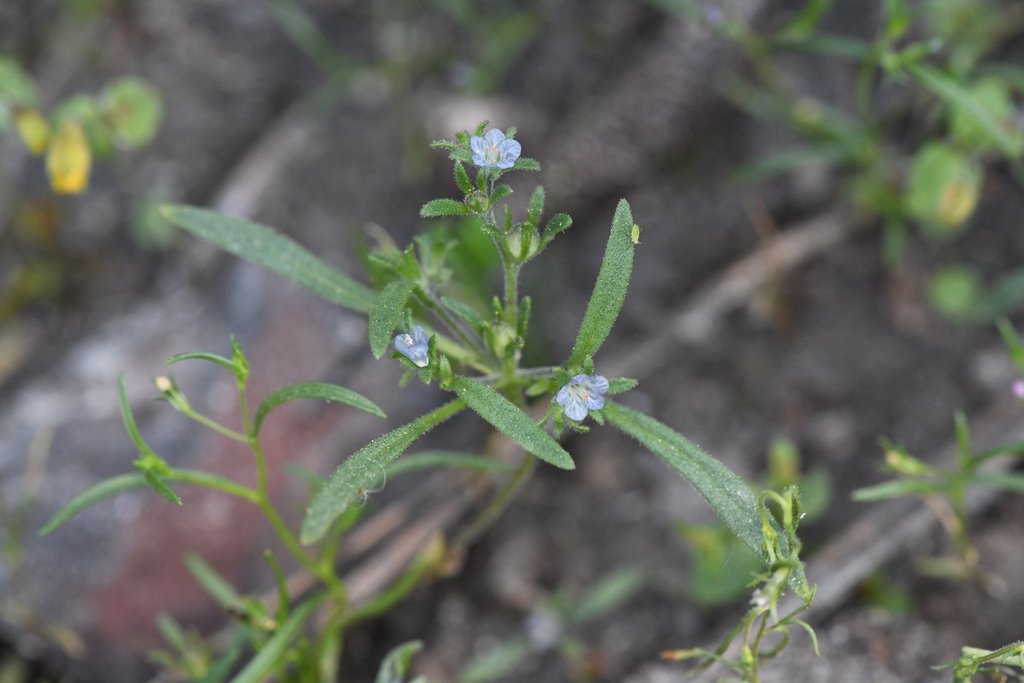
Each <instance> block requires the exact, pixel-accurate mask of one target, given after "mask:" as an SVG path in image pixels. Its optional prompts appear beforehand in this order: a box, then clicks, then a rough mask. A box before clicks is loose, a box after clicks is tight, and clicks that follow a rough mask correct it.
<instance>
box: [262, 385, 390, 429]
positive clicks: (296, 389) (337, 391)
mask: <svg viewBox="0 0 1024 683" xmlns="http://www.w3.org/2000/svg"><path fill="white" fill-rule="evenodd" d="M297 398H316V399H322V400H324V401H327V402H331V401H333V402H336V403H344V404H345V405H350V406H352V407H353V408H358V409H360V410H363V411H365V412H367V413H370V414H371V415H376V416H377V417H387V416H386V415H385V414H384V411H383V410H381V409H380V407H379V406H378V405H377V404H376V403H374V402H373V401H371V400H370V399H368V398H366V397H365V396H362V395H360V394H357V393H356V392H354V391H352V390H351V389H346V388H345V387H341V386H338V385H337V384H325V383H323V382H306V383H303V384H289V385H288V386H286V387H281V388H280V389H276V390H274V391H272V392H271V393H270V394H268V395H267V397H266V398H265V399H263V402H262V403H260V406H259V408H257V409H256V416H255V417H254V418H253V425H252V428H253V432H254V433H259V431H260V426H261V425H262V424H263V418H265V417H266V416H267V414H268V413H269V412H270V411H271V410H273V409H274V408H276V407H277V406H279V405H281V404H282V403H285V402H287V401H293V400H295V399H297Z"/></svg>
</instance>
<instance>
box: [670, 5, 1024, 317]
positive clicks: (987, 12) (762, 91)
mask: <svg viewBox="0 0 1024 683" xmlns="http://www.w3.org/2000/svg"><path fill="white" fill-rule="evenodd" d="M650 1H651V2H653V3H654V4H656V5H658V6H660V7H664V8H666V9H668V10H670V11H674V12H679V13H681V14H683V15H684V16H686V17H688V18H689V19H691V20H693V21H697V22H700V23H701V24H703V25H704V26H706V27H707V28H708V29H709V30H711V31H713V32H715V33H716V34H717V35H718V36H720V37H721V38H722V39H724V40H729V41H731V42H733V43H735V44H736V45H738V46H739V47H740V49H741V51H742V53H743V54H744V55H745V57H746V59H747V63H748V67H749V68H748V69H747V70H746V71H744V72H743V73H740V72H735V73H733V74H731V75H730V76H729V77H728V78H726V79H725V80H724V81H723V82H722V83H721V91H722V93H723V94H724V95H725V96H726V97H727V98H728V99H729V100H731V101H732V102H733V103H734V104H735V105H736V106H738V107H739V108H741V109H743V110H744V111H746V112H748V113H749V114H750V115H752V116H754V117H757V118H759V119H761V120H763V121H764V122H765V123H767V124H769V125H772V126H777V127H781V128H783V129H785V130H786V131H788V133H789V135H790V138H791V139H792V141H793V143H794V144H793V145H792V146H790V147H787V148H785V149H783V150H782V151H779V152H776V153H773V154H769V155H767V156H765V157H764V158H762V159H758V160H757V161H755V162H753V163H751V164H748V165H746V166H744V167H743V168H741V169H739V170H738V171H737V172H736V179H737V180H738V181H740V182H744V183H751V182H756V181H763V180H765V179H768V178H771V177H773V176H776V175H778V174H785V173H796V172H799V171H800V170H801V169H808V168H817V169H819V171H820V170H821V169H824V173H826V174H828V175H829V176H834V177H836V178H838V180H839V184H840V188H841V193H842V195H843V198H844V200H845V201H846V202H847V203H849V204H851V205H853V206H856V207H858V208H859V209H861V210H862V211H866V212H867V213H868V214H869V215H871V216H874V217H877V218H879V219H881V223H882V225H883V229H884V253H885V258H886V261H887V263H888V264H889V265H890V267H891V268H892V269H893V270H894V272H895V274H897V275H898V271H899V269H900V267H901V264H902V263H903V259H904V255H905V250H906V245H907V240H908V237H909V235H908V231H909V230H910V229H911V227H912V226H916V227H917V228H919V230H920V233H921V234H922V235H924V236H925V237H926V238H927V239H928V240H929V241H930V242H931V243H932V248H933V250H934V251H936V252H938V254H939V256H940V258H939V260H940V263H941V262H943V261H944V262H945V263H944V264H940V265H939V266H937V267H935V268H934V270H933V273H932V276H931V283H930V285H929V287H928V295H929V297H930V299H931V300H932V303H933V304H934V306H935V307H936V308H937V309H938V310H939V311H941V312H943V313H944V314H946V315H948V316H949V317H951V318H953V319H956V320H959V321H961V322H964V323H969V324H981V323H990V322H991V321H992V320H994V319H995V318H996V317H998V316H999V315H1003V314H1005V313H1006V312H1008V311H1009V310H1011V309H1014V308H1017V307H1018V306H1019V305H1020V304H1021V302H1022V301H1024V269H1022V270H1017V271H1015V272H1012V273H1009V274H1006V275H1003V276H1001V277H1000V278H999V279H998V280H996V281H989V279H988V278H986V277H985V274H984V273H983V272H979V271H978V270H976V269H974V268H972V267H970V266H968V265H966V264H965V263H962V262H959V259H958V255H957V249H956V241H957V239H958V238H959V237H960V236H961V235H963V233H964V232H965V231H967V230H970V229H977V230H984V229H985V226H984V225H974V223H975V221H973V220H972V218H973V216H974V215H975V213H976V209H977V207H978V204H979V202H981V201H983V200H984V188H985V182H986V179H987V178H988V177H989V176H990V175H991V174H992V173H993V172H1008V173H1009V174H1010V175H1012V177H1013V178H1015V179H1016V182H1018V183H1019V182H1021V181H1022V180H1024V166H1022V165H1021V154H1022V152H1024V130H1022V115H1021V111H1022V110H1021V101H1022V96H1024V67H1021V65H1020V64H1019V63H1016V62H1014V61H1007V60H1006V58H1005V55H1006V47H1007V43H1008V42H1009V41H1011V40H1012V39H1013V38H1014V36H1016V35H1017V33H1018V32H1019V30H1020V28H1021V26H1024V6H1022V5H1021V4H1020V3H1018V2H1013V1H1002V0H926V1H925V2H919V3H911V2H906V0H884V1H882V2H879V3H870V4H871V7H870V8H869V9H868V8H866V9H865V11H871V12H877V13H878V16H879V25H878V31H877V33H876V35H875V36H874V37H873V38H870V39H865V38H862V37H859V36H855V35H845V34H841V33H832V32H830V31H827V30H824V29H823V28H822V22H823V20H824V19H826V18H827V15H828V12H829V9H830V6H831V5H832V2H831V0H808V1H807V2H805V3H803V5H802V9H800V10H799V11H798V12H796V14H795V16H793V17H792V18H791V19H790V20H789V21H788V22H787V23H785V24H784V25H782V26H781V27H779V28H776V29H774V30H771V31H769V32H764V31H763V30H758V29H755V28H753V27H752V26H751V25H750V24H749V23H748V22H746V21H744V20H743V19H742V18H740V17H741V15H740V14H739V13H738V12H736V11H734V9H733V7H732V3H730V2H728V1H708V2H703V1H701V0H650ZM793 53H804V54H808V55H817V56H820V58H822V59H830V60H838V61H841V62H846V63H849V65H850V69H851V70H852V72H853V74H855V76H854V84H855V87H854V88H852V89H847V88H842V87H832V86H830V85H829V84H824V83H820V84H815V85H814V86H813V87H810V88H808V82H806V81H804V82H801V83H800V84H799V85H797V84H794V83H793V82H792V81H791V80H790V79H787V78H786V77H785V76H784V75H783V74H784V70H783V69H782V68H781V66H782V64H783V63H784V61H785V60H786V59H787V57H788V56H789V55H791V54H793ZM851 95H852V96H851Z"/></svg>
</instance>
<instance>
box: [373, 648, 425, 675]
mask: <svg viewBox="0 0 1024 683" xmlns="http://www.w3.org/2000/svg"><path fill="white" fill-rule="evenodd" d="M422 649H423V643H421V642H420V641H418V640H413V641H410V642H408V643H404V644H402V645H399V646H398V647H396V648H394V649H392V650H391V652H388V654H387V656H385V657H384V661H383V662H381V664H380V669H379V670H378V671H377V678H375V679H374V683H402V681H404V680H405V675H406V674H407V673H409V665H410V664H411V663H412V658H413V655H415V654H416V653H417V652H419V651H420V650H422Z"/></svg>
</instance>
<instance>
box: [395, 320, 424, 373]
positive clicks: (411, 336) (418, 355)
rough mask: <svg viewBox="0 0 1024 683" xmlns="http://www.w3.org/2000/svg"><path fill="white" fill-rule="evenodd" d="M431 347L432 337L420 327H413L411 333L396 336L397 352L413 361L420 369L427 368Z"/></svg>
mask: <svg viewBox="0 0 1024 683" xmlns="http://www.w3.org/2000/svg"><path fill="white" fill-rule="evenodd" d="M429 345H430V337H428V336H427V333H426V332H425V331H424V330H423V328H422V327H420V326H419V325H416V326H415V327H413V328H412V331H411V332H407V333H406V334H399V335H396V336H395V350H396V351H398V352H399V353H400V354H402V355H403V356H405V357H406V358H408V359H409V360H411V361H412V362H413V364H415V365H416V367H418V368H425V367H427V363H429V362H430V359H429V358H428V356H427V350H428V347H429Z"/></svg>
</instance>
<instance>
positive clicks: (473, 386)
mask: <svg viewBox="0 0 1024 683" xmlns="http://www.w3.org/2000/svg"><path fill="white" fill-rule="evenodd" d="M452 386H453V388H454V389H455V393H456V394H458V396H459V398H461V399H462V400H463V401H465V402H466V405H467V406H469V407H470V408H471V409H472V410H473V411H474V412H476V413H477V414H479V415H480V417H482V418H484V419H485V420H487V422H489V423H490V424H491V426H493V427H494V428H495V429H497V430H498V431H499V432H501V433H502V434H504V435H505V436H507V437H508V438H510V439H512V440H513V441H515V442H516V443H517V444H519V445H520V446H522V447H523V448H525V449H526V450H527V451H529V452H530V453H533V454H534V455H536V456H537V457H538V458H540V459H541V460H543V461H544V462H547V463H549V464H551V465H554V466H555V467H560V468H562V469H563V470H571V469H575V468H576V464H575V463H574V462H573V461H572V457H571V456H570V455H569V454H568V453H567V452H566V451H565V449H564V448H562V447H561V446H560V445H559V444H558V442H557V441H555V440H554V439H553V438H552V437H551V435H550V434H548V433H547V432H545V431H544V430H543V429H541V428H540V427H538V426H537V424H536V423H535V422H534V421H533V420H531V419H530V416H529V415H527V414H526V413H524V412H523V411H522V410H520V409H519V408H517V407H516V405H515V404H514V403H512V401H510V400H508V399H507V398H505V397H504V396H502V395H501V394H499V393H498V392H497V391H495V390H494V389H493V388H491V387H489V386H487V385H486V384H484V383H482V382H478V381H476V380H475V379H470V378H469V377H456V378H455V381H454V383H453V385H452Z"/></svg>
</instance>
